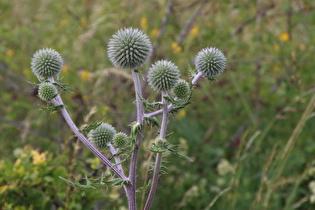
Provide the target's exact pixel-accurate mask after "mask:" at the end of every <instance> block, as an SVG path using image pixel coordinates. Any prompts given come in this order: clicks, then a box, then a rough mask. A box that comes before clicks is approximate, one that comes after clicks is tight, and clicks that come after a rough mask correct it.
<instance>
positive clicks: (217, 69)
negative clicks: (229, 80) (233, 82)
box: [195, 47, 226, 79]
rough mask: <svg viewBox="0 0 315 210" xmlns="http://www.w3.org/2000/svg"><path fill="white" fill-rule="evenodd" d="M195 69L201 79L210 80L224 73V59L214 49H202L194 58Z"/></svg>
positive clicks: (222, 55) (218, 51)
mask: <svg viewBox="0 0 315 210" xmlns="http://www.w3.org/2000/svg"><path fill="white" fill-rule="evenodd" d="M195 64H196V69H197V71H198V72H201V73H202V76H203V77H207V78H209V79H212V78H214V77H216V76H218V75H220V74H221V72H223V71H224V68H225V64H226V58H225V56H224V54H223V53H222V52H221V51H220V50H219V49H217V48H215V47H210V48H205V49H202V50H201V51H200V52H199V53H198V54H197V56H196V58H195Z"/></svg>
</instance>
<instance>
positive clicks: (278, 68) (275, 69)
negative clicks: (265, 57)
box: [272, 65, 280, 73]
mask: <svg viewBox="0 0 315 210" xmlns="http://www.w3.org/2000/svg"><path fill="white" fill-rule="evenodd" d="M272 70H273V72H275V73H278V72H280V67H279V66H278V65H274V66H273V67H272Z"/></svg>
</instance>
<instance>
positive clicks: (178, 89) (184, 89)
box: [173, 79, 190, 99]
mask: <svg viewBox="0 0 315 210" xmlns="http://www.w3.org/2000/svg"><path fill="white" fill-rule="evenodd" d="M189 93H190V87H189V83H188V82H186V81H185V80H183V79H180V80H179V81H178V82H177V83H176V85H175V87H174V88H173V94H174V95H175V97H177V98H180V99H184V98H187V97H188V95H189Z"/></svg>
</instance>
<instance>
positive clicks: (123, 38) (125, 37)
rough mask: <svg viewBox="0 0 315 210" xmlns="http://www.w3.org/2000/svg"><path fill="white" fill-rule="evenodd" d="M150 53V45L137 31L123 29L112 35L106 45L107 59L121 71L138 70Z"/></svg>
mask: <svg viewBox="0 0 315 210" xmlns="http://www.w3.org/2000/svg"><path fill="white" fill-rule="evenodd" d="M151 53H152V44H151V42H150V40H149V38H148V36H147V35H145V34H144V33H143V32H142V31H141V30H139V29H133V28H125V29H121V30H119V31H118V32H117V33H116V34H114V35H113V38H112V39H110V41H109V43H108V57H109V60H110V61H111V62H112V64H113V65H114V66H115V67H117V68H122V69H138V68H140V67H141V66H143V64H144V63H145V62H146V61H147V59H148V58H149V57H150V55H151Z"/></svg>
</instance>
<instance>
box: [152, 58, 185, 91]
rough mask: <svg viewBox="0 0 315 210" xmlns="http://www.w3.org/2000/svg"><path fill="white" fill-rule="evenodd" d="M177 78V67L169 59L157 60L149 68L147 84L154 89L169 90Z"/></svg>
mask: <svg viewBox="0 0 315 210" xmlns="http://www.w3.org/2000/svg"><path fill="white" fill-rule="evenodd" d="M178 80H179V70H178V67H177V66H176V65H175V64H174V63H172V62H170V61H166V60H160V61H157V62H155V63H154V64H153V65H152V67H151V68H150V69H149V73H148V81H149V85H150V87H151V88H153V89H154V90H156V91H168V90H171V89H172V88H173V87H174V86H175V85H176V83H177V81H178Z"/></svg>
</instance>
